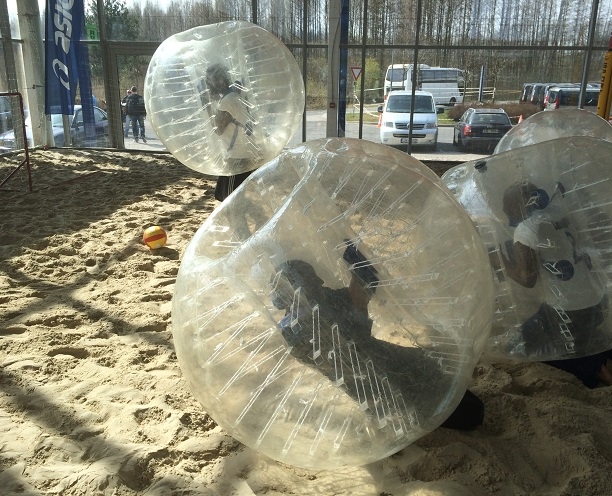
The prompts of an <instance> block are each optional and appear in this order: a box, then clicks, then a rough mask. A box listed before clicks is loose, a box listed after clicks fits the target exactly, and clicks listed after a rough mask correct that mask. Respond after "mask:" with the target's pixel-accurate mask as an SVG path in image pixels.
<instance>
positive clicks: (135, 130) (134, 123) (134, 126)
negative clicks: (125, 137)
mask: <svg viewBox="0 0 612 496" xmlns="http://www.w3.org/2000/svg"><path fill="white" fill-rule="evenodd" d="M138 131H139V129H138V117H136V116H135V115H133V116H132V133H133V134H134V140H135V141H136V142H138Z"/></svg>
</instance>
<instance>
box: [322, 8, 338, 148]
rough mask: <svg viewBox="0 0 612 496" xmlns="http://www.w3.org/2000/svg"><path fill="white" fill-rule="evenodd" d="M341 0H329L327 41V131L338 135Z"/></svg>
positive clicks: (327, 133)
mask: <svg viewBox="0 0 612 496" xmlns="http://www.w3.org/2000/svg"><path fill="white" fill-rule="evenodd" d="M341 10H342V0H329V24H328V28H329V42H328V46H327V78H328V79H327V132H326V136H328V137H331V136H338V75H339V74H340V58H339V54H340V12H341Z"/></svg>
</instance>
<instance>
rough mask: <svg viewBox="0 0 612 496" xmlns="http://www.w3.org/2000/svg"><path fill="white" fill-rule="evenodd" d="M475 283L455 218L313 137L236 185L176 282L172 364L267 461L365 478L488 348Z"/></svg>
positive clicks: (396, 177) (412, 169)
mask: <svg viewBox="0 0 612 496" xmlns="http://www.w3.org/2000/svg"><path fill="white" fill-rule="evenodd" d="M492 315H493V282H492V274H491V269H490V267H489V266H488V263H487V257H486V252H485V250H484V246H483V244H482V242H481V240H480V238H479V236H478V233H477V231H476V229H475V227H474V225H473V223H472V222H471V220H470V218H469V216H468V215H467V213H466V212H465V210H464V209H463V208H462V207H461V206H460V205H459V204H458V203H457V202H456V201H455V199H454V198H453V197H452V195H451V194H450V192H449V191H448V190H447V188H445V187H444V185H443V184H442V182H441V181H440V179H439V178H438V177H437V176H436V175H435V174H434V173H433V172H432V171H431V170H430V169H428V168H427V167H426V166H425V165H423V164H422V163H420V162H419V161H418V160H416V159H414V158H412V157H410V156H409V155H406V154H405V153H402V152H400V151H398V150H394V149H392V148H390V147H386V146H383V145H380V144H375V143H372V142H368V141H363V140H356V139H338V138H335V139H320V140H315V141H310V142H307V143H305V144H303V145H301V146H298V147H296V148H293V149H290V150H288V151H285V152H283V153H282V154H281V155H279V156H278V157H277V158H276V159H274V160H273V161H271V162H270V163H268V164H266V165H265V166H264V167H262V168H260V169H259V170H257V171H255V172H254V173H253V174H252V175H250V176H249V178H248V180H247V181H245V182H244V183H243V184H242V185H241V186H240V188H238V189H237V190H236V191H235V192H234V193H233V194H232V195H231V196H230V197H228V199H227V200H225V201H224V202H223V203H222V204H221V205H220V206H219V207H218V208H217V209H216V210H215V211H214V212H213V213H212V214H211V216H210V217H209V218H208V219H207V220H206V221H205V222H204V224H203V225H202V226H201V227H200V229H199V230H198V231H197V233H196V234H195V236H194V238H193V240H192V241H191V242H190V243H189V245H188V247H187V249H186V251H185V253H184V255H183V258H182V263H181V267H180V270H179V274H178V276H177V281H176V286H175V293H174V298H173V309H172V325H173V334H174V343H175V347H176V353H177V356H178V360H179V364H180V367H181V369H182V371H183V373H184V375H185V377H186V379H187V381H188V383H189V386H190V389H191V391H192V392H193V394H194V395H195V396H196V397H197V399H198V400H199V401H200V402H201V404H202V405H203V406H204V408H205V410H206V411H207V412H208V413H209V414H210V415H211V416H212V418H214V419H215V421H216V422H217V423H218V424H219V425H220V426H222V427H223V428H224V429H225V430H226V431H227V432H228V433H230V434H231V435H233V436H234V437H235V438H236V439H238V440H239V441H241V442H243V443H244V444H246V445H248V446H250V447H252V448H254V449H256V450H259V451H261V452H262V453H264V454H266V455H268V456H269V457H271V458H273V459H275V460H279V461H282V462H285V463H288V464H292V465H297V466H301V467H310V468H326V469H329V468H333V467H339V466H355V465H360V464H367V463H370V462H373V461H376V460H378V459H381V458H383V457H385V456H388V455H390V454H392V453H394V452H396V451H398V450H400V449H401V448H403V447H405V446H406V445H408V444H410V443H411V442H412V441H414V440H416V439H418V438H419V437H421V436H423V435H424V434H426V433H428V432H429V431H431V430H433V429H434V428H436V427H438V426H439V425H440V424H441V423H443V422H444V421H445V420H446V419H447V418H448V417H449V415H450V414H451V413H452V412H453V411H454V409H455V408H456V406H457V405H458V403H459V402H460V401H461V399H462V397H463V395H464V393H465V391H466V388H467V385H468V383H469V382H470V380H471V378H472V373H473V369H474V366H475V364H476V362H477V361H478V359H479V357H480V355H481V352H482V350H483V348H484V346H485V343H486V341H487V338H488V332H489V328H490V324H491V319H492Z"/></svg>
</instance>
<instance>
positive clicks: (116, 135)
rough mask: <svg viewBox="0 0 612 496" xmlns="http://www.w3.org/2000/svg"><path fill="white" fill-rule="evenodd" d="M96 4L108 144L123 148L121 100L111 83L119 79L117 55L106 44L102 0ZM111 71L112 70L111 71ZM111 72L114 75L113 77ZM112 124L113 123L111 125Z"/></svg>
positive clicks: (98, 0)
mask: <svg viewBox="0 0 612 496" xmlns="http://www.w3.org/2000/svg"><path fill="white" fill-rule="evenodd" d="M96 2H97V5H98V33H99V35H100V40H99V41H98V43H99V46H100V54H101V55H102V72H103V73H104V93H105V95H106V107H107V108H106V110H107V112H108V115H109V116H110V117H111V118H110V122H109V124H110V135H109V137H110V140H111V142H110V146H111V147H113V148H119V147H121V148H125V144H124V143H123V124H124V122H125V121H124V120H123V119H122V118H121V101H120V99H119V95H118V94H117V91H116V89H114V88H113V83H114V82H115V81H119V72H118V70H117V57H114V59H113V58H112V57H111V54H110V50H109V49H108V46H107V44H106V42H107V34H106V17H105V16H104V0H96ZM111 71H112V72H111ZM113 74H114V76H115V77H113ZM117 123H119V124H117ZM113 124H114V125H113Z"/></svg>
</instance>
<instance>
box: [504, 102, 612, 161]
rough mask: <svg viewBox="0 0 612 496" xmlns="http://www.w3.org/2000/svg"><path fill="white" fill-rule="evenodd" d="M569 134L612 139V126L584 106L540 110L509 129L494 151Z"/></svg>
mask: <svg viewBox="0 0 612 496" xmlns="http://www.w3.org/2000/svg"><path fill="white" fill-rule="evenodd" d="M570 136H590V137H591V138H599V139H604V140H607V141H611V142H612V126H610V124H609V123H608V121H606V120H605V119H602V118H601V117H599V116H598V115H597V114H595V113H593V112H589V111H588V110H584V109H578V108H565V109H558V110H553V111H544V112H537V113H536V114H533V115H531V116H529V117H528V118H527V119H525V120H524V121H523V122H521V123H520V124H518V125H516V126H514V127H513V128H512V129H511V130H510V131H508V132H507V133H506V134H505V135H504V136H503V137H502V139H501V140H499V143H497V146H496V147H495V151H494V153H502V152H505V151H508V150H512V149H514V148H519V147H521V146H527V145H535V144H536V143H541V142H542V141H549V140H553V139H557V138H569V137H570Z"/></svg>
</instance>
